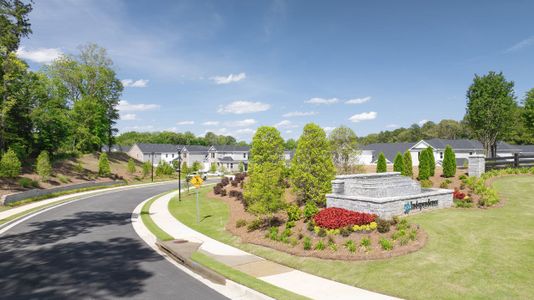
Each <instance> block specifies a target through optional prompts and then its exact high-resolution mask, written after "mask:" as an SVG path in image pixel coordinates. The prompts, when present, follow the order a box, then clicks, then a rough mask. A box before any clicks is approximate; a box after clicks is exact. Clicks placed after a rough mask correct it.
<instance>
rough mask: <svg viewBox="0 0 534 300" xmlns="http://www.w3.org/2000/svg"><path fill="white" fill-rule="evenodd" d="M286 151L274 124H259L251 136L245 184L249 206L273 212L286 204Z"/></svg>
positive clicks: (259, 212)
mask: <svg viewBox="0 0 534 300" xmlns="http://www.w3.org/2000/svg"><path fill="white" fill-rule="evenodd" d="M283 155H284V140H283V139H282V137H281V136H280V132H279V131H278V130H277V129H276V128H274V127H268V126H262V127H259V128H258V129H257V130H256V133H255V134H254V137H253V138H252V147H251V149H250V173H249V174H250V176H249V181H248V182H247V183H246V184H245V186H244V197H245V201H246V203H247V210H248V211H250V212H251V213H253V214H256V215H267V214H273V213H275V212H277V211H278V210H280V209H281V208H283V207H284V204H285V203H284V201H283V200H282V194H283V192H284V187H283V178H282V174H283V170H284V160H283Z"/></svg>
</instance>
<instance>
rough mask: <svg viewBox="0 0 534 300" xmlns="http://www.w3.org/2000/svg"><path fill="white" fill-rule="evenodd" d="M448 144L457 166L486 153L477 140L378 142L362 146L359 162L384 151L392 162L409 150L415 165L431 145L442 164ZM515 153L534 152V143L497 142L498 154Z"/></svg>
mask: <svg viewBox="0 0 534 300" xmlns="http://www.w3.org/2000/svg"><path fill="white" fill-rule="evenodd" d="M447 145H450V146H451V148H452V149H453V151H454V153H455V154H456V165H457V166H463V165H465V164H466V163H467V158H468V157H469V156H471V155H475V154H484V147H483V146H482V143H480V142H479V141H477V140H468V139H459V140H447V139H428V140H421V141H419V142H416V143H378V144H369V145H365V146H363V147H362V151H361V154H359V156H358V162H359V163H360V164H363V165H370V164H376V162H377V160H378V155H379V154H380V153H381V152H382V153H384V156H385V157H386V162H387V163H388V164H392V163H393V161H394V160H395V156H396V155H397V153H404V152H406V151H409V152H410V154H411V156H412V163H413V165H414V166H418V165H419V155H420V153H421V151H422V150H424V149H426V148H428V147H430V148H432V150H433V153H434V159H435V161H436V164H438V165H441V163H442V161H443V156H444V153H445V147H447ZM514 153H523V154H534V145H510V144H508V143H505V142H499V143H498V144H497V156H499V157H504V156H511V155H513V154H514Z"/></svg>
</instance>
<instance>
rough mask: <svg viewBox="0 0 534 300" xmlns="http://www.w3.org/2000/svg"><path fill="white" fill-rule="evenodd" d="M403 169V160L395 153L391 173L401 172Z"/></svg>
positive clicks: (398, 153) (399, 154)
mask: <svg viewBox="0 0 534 300" xmlns="http://www.w3.org/2000/svg"><path fill="white" fill-rule="evenodd" d="M403 168H404V160H403V158H402V154H401V153H400V152H397V155H396V156H395V161H394V162H393V171H394V172H401V174H402V169H403Z"/></svg>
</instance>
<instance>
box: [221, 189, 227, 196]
mask: <svg viewBox="0 0 534 300" xmlns="http://www.w3.org/2000/svg"><path fill="white" fill-rule="evenodd" d="M221 196H223V197H226V190H225V189H222V190H221Z"/></svg>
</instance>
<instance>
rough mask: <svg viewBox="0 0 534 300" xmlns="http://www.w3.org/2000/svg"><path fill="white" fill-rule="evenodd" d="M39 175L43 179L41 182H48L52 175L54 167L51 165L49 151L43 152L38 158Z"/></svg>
mask: <svg viewBox="0 0 534 300" xmlns="http://www.w3.org/2000/svg"><path fill="white" fill-rule="evenodd" d="M36 169H37V170H36V171H37V174H39V176H40V177H41V180H43V181H46V180H48V178H49V177H50V175H52V165H51V164H50V157H49V156H48V152H47V151H41V153H40V154H39V156H38V157H37V166H36Z"/></svg>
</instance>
